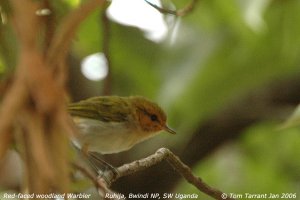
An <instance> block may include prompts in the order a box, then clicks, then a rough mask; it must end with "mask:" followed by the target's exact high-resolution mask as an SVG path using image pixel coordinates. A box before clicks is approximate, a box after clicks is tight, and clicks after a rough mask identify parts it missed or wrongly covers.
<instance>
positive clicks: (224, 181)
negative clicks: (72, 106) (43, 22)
mask: <svg viewBox="0 0 300 200" xmlns="http://www.w3.org/2000/svg"><path fill="white" fill-rule="evenodd" d="M83 2H84V1H83ZM113 2H114V0H113ZM126 2H127V4H130V7H131V9H132V10H133V11H134V10H135V4H134V3H132V2H131V1H129V0H128V1H126ZM79 3H80V1H71V0H65V1H51V6H52V9H53V12H52V14H53V15H54V14H55V17H56V20H57V23H59V22H60V20H61V19H62V17H63V16H64V15H65V14H66V13H68V12H69V11H70V10H72V9H74V7H77V6H78V4H79ZM163 3H164V5H165V6H167V7H169V8H171V9H174V8H178V9H179V8H182V7H184V6H186V5H187V4H189V3H190V1H186V0H184V1H163ZM145 4H146V3H145ZM0 5H1V4H0ZM146 5H147V4H146ZM2 6H3V7H4V5H2ZM148 6H149V5H148ZM149 7H150V6H149ZM124 9H126V8H124ZM151 9H153V10H154V8H151ZM2 10H3V9H2ZM299 10H300V1H296V0H285V1H282V0H226V1H224V0H201V1H199V2H198V3H197V4H196V6H195V8H194V9H193V10H192V11H191V12H190V13H188V14H187V15H186V16H184V17H175V16H172V15H164V16H163V20H165V21H164V23H165V24H166V27H167V29H168V32H167V34H166V35H165V37H164V38H162V39H161V40H160V41H153V40H151V39H149V38H146V37H145V33H144V32H143V30H142V29H140V28H138V27H134V26H126V25H122V24H120V23H118V22H116V21H113V20H109V22H108V23H109V27H110V28H109V37H108V38H104V37H103V21H102V20H101V12H100V11H99V10H98V11H97V12H95V13H93V14H92V15H91V16H90V17H89V18H88V19H87V20H86V21H84V23H83V24H82V25H81V26H80V29H79V30H78V32H77V35H76V37H75V38H74V43H73V47H72V51H71V52H70V60H69V65H70V67H69V70H70V77H69V80H70V81H69V91H70V94H71V99H73V100H75V101H76V100H80V99H83V98H87V97H90V96H96V95H102V94H103V90H104V87H105V86H107V85H105V84H104V83H105V81H104V80H97V81H92V80H88V79H87V78H85V77H84V76H83V75H82V73H81V71H80V63H81V61H82V59H84V58H85V57H86V56H88V55H91V54H94V53H98V52H102V51H103V45H104V44H107V45H108V47H109V58H110V61H111V68H110V70H111V71H110V73H111V74H110V75H111V81H109V83H108V84H109V85H110V86H111V90H109V93H110V94H112V95H121V96H128V95H142V96H146V97H148V98H149V99H152V100H154V101H156V102H158V103H159V104H160V105H161V106H162V107H163V108H164V109H165V110H166V112H167V114H168V118H169V120H168V121H169V124H170V126H171V127H173V128H174V129H175V130H176V131H177V132H178V134H177V135H176V136H170V135H167V134H161V135H160V136H157V137H156V138H154V139H151V140H149V141H147V142H144V143H142V144H141V145H137V147H134V148H133V149H132V150H130V151H128V152H125V153H122V154H120V155H112V156H108V159H110V160H111V162H113V163H116V165H117V164H122V163H125V162H129V161H132V160H134V159H138V158H141V157H144V156H146V155H149V154H151V153H153V152H154V151H155V150H156V149H158V148H159V147H162V146H165V147H168V148H170V149H171V150H172V151H174V152H175V153H176V154H177V155H179V156H180V157H181V158H182V160H183V161H185V162H186V163H187V164H189V165H190V166H191V167H192V168H193V171H194V173H195V174H196V175H197V176H200V177H201V178H203V179H204V181H205V182H207V183H208V184H209V185H211V186H213V187H216V188H218V189H220V190H222V191H225V192H227V193H236V194H239V193H242V194H243V193H245V192H248V193H278V194H280V195H281V193H297V199H300V184H299V183H300V161H299V158H298V156H299V155H300V132H299V129H298V128H297V127H296V128H285V129H281V128H280V125H281V124H282V123H283V122H284V121H285V119H286V118H288V116H289V115H290V114H291V113H292V111H293V109H295V108H296V106H297V104H298V102H299V100H300V96H299V94H298V93H299V91H300V83H299V82H300V75H299V72H300V66H299V65H300V23H299V22H300V12H299ZM133 11H132V12H133ZM129 13H130V12H129ZM157 13H158V12H157ZM141 14H142V15H143V13H141ZM143 17H147V16H143ZM148 17H150V16H148ZM2 18H3V17H2ZM109 19H111V18H109ZM2 20H3V19H2ZM11 29H12V27H11V26H10V24H9V23H8V24H4V23H2V24H1V26H0V48H1V49H0V52H1V54H0V73H1V77H2V79H5V78H6V77H8V76H9V74H10V73H11V71H13V68H14V66H15V65H16V53H17V49H18V45H17V42H16V41H15V37H14V35H13V34H12V30H11ZM211 132H213V133H214V134H210V133H211ZM151 170H152V171H151ZM151 170H149V171H145V172H141V173H138V174H137V175H134V176H132V177H128V178H125V179H124V180H123V182H122V180H120V182H119V183H117V184H116V185H115V186H114V187H115V188H116V190H117V191H121V192H124V193H126V192H129V191H137V192H145V191H153V192H156V191H157V190H159V192H170V191H176V192H182V193H190V192H193V193H197V194H199V195H201V196H202V195H203V194H201V193H200V192H199V191H197V190H196V189H195V188H194V187H193V186H191V185H189V184H188V183H186V182H185V181H184V180H181V179H179V178H180V177H179V176H176V175H175V173H174V172H172V173H173V174H169V173H171V172H170V171H172V170H173V169H172V168H171V167H168V166H166V165H165V164H162V165H160V166H158V167H154V168H153V169H151ZM155 173H157V174H155ZM147 174H148V175H147ZM158 174H159V175H158ZM146 175H147V176H146ZM156 176H158V177H160V178H155V177H156ZM170 176H171V177H170ZM130 181H131V182H130ZM141 182H142V183H141ZM130 183H132V184H130ZM134 184H136V185H140V186H134ZM203 199H209V197H207V196H206V195H203Z"/></svg>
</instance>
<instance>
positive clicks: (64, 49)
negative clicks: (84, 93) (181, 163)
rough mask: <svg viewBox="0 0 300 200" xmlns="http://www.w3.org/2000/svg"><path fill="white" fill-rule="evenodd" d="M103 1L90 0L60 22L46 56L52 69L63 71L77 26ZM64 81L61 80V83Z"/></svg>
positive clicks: (103, 1)
mask: <svg viewBox="0 0 300 200" xmlns="http://www.w3.org/2000/svg"><path fill="white" fill-rule="evenodd" d="M103 3H105V0H90V1H88V2H86V3H85V4H83V5H82V6H81V7H79V8H78V9H76V10H74V11H73V12H72V13H70V14H69V15H68V16H67V17H66V18H65V20H64V22H63V23H61V24H60V26H59V27H58V29H60V30H59V31H57V32H56V34H55V36H54V37H53V41H52V42H51V46H50V47H49V51H48V53H47V58H46V60H47V63H48V64H49V66H52V67H53V70H54V71H55V70H56V71H58V72H60V73H62V74H64V73H65V71H66V70H65V68H66V67H65V65H64V61H65V58H66V56H67V53H68V52H69V48H70V44H71V41H72V39H73V37H74V35H75V33H76V30H77V28H78V27H79V25H80V24H81V22H83V21H84V19H86V17H88V16H89V14H90V13H91V12H92V11H94V10H95V9H97V8H100V7H101V6H102V4H103ZM62 79H65V77H62ZM64 81H65V80H61V82H63V83H64Z"/></svg>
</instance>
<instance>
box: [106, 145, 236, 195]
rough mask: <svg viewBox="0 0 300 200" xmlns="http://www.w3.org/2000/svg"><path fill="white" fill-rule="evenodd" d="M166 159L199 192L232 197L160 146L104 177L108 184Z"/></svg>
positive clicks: (107, 173) (108, 172)
mask: <svg viewBox="0 0 300 200" xmlns="http://www.w3.org/2000/svg"><path fill="white" fill-rule="evenodd" d="M164 160H166V161H167V162H168V163H169V164H170V165H171V166H172V167H173V168H174V169H175V170H176V171H177V173H179V174H180V175H182V176H183V177H184V178H185V179H186V180H187V181H188V182H189V183H190V184H192V185H194V186H195V187H196V188H198V189H199V190H200V191H201V192H203V193H205V194H207V195H209V196H211V197H213V198H214V199H218V200H223V199H232V198H229V197H224V196H223V195H224V193H223V192H221V191H219V190H217V189H214V188H212V187H210V186H209V185H207V184H206V183H205V182H203V181H202V180H201V178H199V177H196V176H195V175H193V173H192V171H191V169H190V168H189V167H188V166H187V165H185V164H184V163H183V162H181V160H180V159H179V158H178V157H177V156H176V155H174V154H173V153H172V152H171V151H170V150H169V149H166V148H161V149H159V150H157V151H156V152H155V153H154V154H152V155H150V156H148V157H146V158H143V159H141V160H137V161H134V162H132V163H128V164H125V165H122V166H120V167H118V168H117V169H116V170H117V172H118V173H117V174H115V173H114V172H113V171H111V170H109V171H107V172H105V174H104V176H105V179H106V180H107V181H108V184H111V183H113V182H115V181H116V180H117V179H119V178H121V177H123V176H128V175H130V174H133V173H136V172H138V171H141V170H145V169H147V168H149V167H151V166H153V165H156V164H158V163H160V162H162V161H164Z"/></svg>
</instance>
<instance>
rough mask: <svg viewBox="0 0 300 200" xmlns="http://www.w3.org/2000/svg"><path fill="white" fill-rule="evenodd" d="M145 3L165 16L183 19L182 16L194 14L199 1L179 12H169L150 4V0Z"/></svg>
mask: <svg viewBox="0 0 300 200" xmlns="http://www.w3.org/2000/svg"><path fill="white" fill-rule="evenodd" d="M145 2H146V3H148V4H149V5H150V6H152V7H153V8H155V9H156V10H158V11H159V12H161V13H163V14H170V15H175V16H180V17H182V16H185V15H187V14H189V13H190V12H192V10H193V9H194V8H195V6H196V3H198V2H199V0H192V1H191V3H189V4H188V5H186V6H185V7H184V8H182V9H179V10H169V9H165V8H161V7H159V6H157V5H155V4H153V3H151V2H149V1H148V0H145Z"/></svg>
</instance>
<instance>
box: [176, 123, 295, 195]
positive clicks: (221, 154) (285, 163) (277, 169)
mask: <svg viewBox="0 0 300 200" xmlns="http://www.w3.org/2000/svg"><path fill="white" fill-rule="evenodd" d="M299 153H300V135H299V130H298V129H287V130H284V131H282V130H280V131H279V130H278V124H277V123H262V124H257V125H254V126H253V127H250V128H249V129H247V130H246V131H245V134H244V135H243V137H242V138H241V139H240V140H239V141H238V142H232V143H230V144H228V145H226V146H224V147H223V148H221V149H219V151H217V152H216V153H215V154H214V155H212V156H211V157H209V158H207V159H206V160H204V161H203V162H202V163H201V164H199V165H198V166H197V167H196V168H195V169H194V171H195V172H196V174H197V175H198V176H199V177H201V178H203V179H204V180H205V181H208V182H209V183H210V184H211V185H213V186H214V187H216V188H222V190H223V191H229V192H228V193H230V192H232V193H235V194H242V195H243V196H244V199H246V198H245V193H252V194H265V193H267V194H268V195H269V193H273V194H280V196H281V194H282V193H296V194H298V195H299V192H300V188H299V185H298V183H299V179H300V171H299V169H300V161H299V159H297V158H296V157H295V155H299ZM176 191H178V192H185V193H197V194H199V196H200V198H201V197H203V199H209V198H208V197H207V196H205V195H203V194H200V193H199V191H197V189H195V188H194V187H193V186H191V185H189V184H187V183H186V182H185V181H182V183H181V184H180V185H179V186H178V188H177V189H176ZM233 191H234V192H233ZM278 199H280V198H278ZM296 199H298V198H296Z"/></svg>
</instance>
